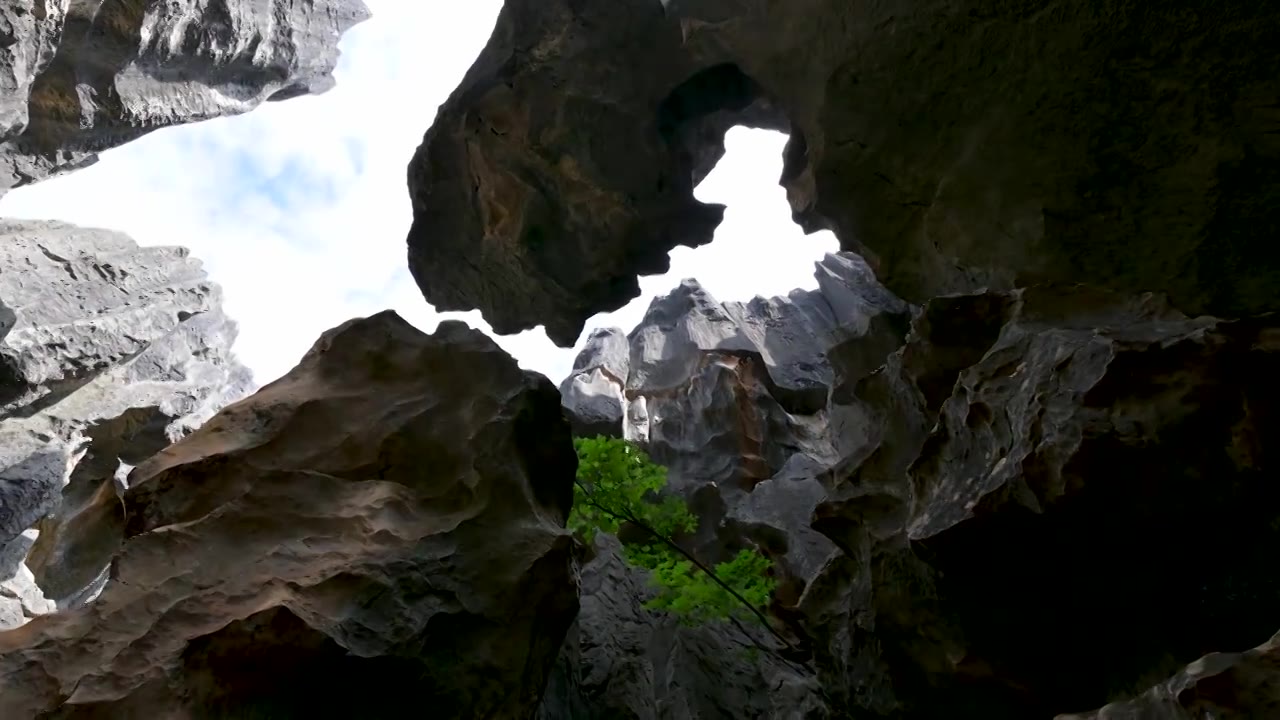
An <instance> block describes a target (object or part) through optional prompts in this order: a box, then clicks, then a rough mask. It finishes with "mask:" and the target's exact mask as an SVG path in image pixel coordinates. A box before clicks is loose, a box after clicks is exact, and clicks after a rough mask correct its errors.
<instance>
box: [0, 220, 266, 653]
mask: <svg viewBox="0 0 1280 720" xmlns="http://www.w3.org/2000/svg"><path fill="white" fill-rule="evenodd" d="M235 334H236V328H235V324H234V323H233V322H231V321H230V320H228V319H227V317H226V316H225V315H224V314H223V311H222V306H221V290H220V289H219V288H218V286H217V285H214V284H212V283H210V282H209V281H208V279H207V278H206V276H205V273H204V271H203V270H202V269H201V267H200V263H199V262H198V261H196V260H195V259H193V258H191V257H189V256H188V253H187V251H186V250H185V249H184V248H177V247H148V248H141V247H138V246H137V244H136V243H134V242H133V241H132V240H130V239H129V238H128V237H126V236H124V235H122V234H120V233H116V232H111V231H106V230H96V229H89V228H80V227H76V226H73V225H68V224H65V223H59V222H44V221H17V220H0V588H3V589H0V628H4V627H10V626H13V625H15V624H18V623H20V622H22V621H23V620H24V618H25V617H29V616H31V615H33V614H37V613H39V612H47V611H49V610H51V609H52V605H51V603H50V601H56V602H57V603H59V604H62V605H64V606H66V605H68V604H74V603H75V602H76V601H77V599H78V598H79V596H81V595H82V593H83V592H84V591H85V589H86V588H88V587H89V586H90V585H92V584H93V583H94V581H95V580H96V579H97V577H98V576H99V575H100V574H101V572H102V571H103V570H104V569H105V562H104V563H98V564H94V563H88V564H86V563H85V562H84V560H85V558H83V557H81V556H75V555H70V556H68V555H66V554H65V553H64V552H63V551H62V549H61V548H60V546H59V542H58V537H59V532H60V528H61V526H62V524H63V522H64V521H65V520H66V519H67V518H68V517H69V516H70V514H72V513H74V511H75V507H76V506H77V505H78V504H79V503H81V502H84V501H85V500H87V498H89V497H91V496H93V495H94V494H95V493H97V492H99V491H100V490H102V489H103V488H107V489H109V490H111V489H113V488H114V486H115V485H116V484H117V483H118V482H119V478H120V477H121V476H122V473H123V472H125V471H127V469H128V468H129V467H131V466H132V465H136V464H137V463H140V462H142V461H143V460H145V459H146V458H148V457H150V456H151V455H152V454H153V453H155V452H156V451H158V450H160V449H161V448H163V447H164V446H166V445H168V444H169V443H170V442H173V441H174V440H177V439H179V438H181V437H182V436H183V435H185V434H186V433H188V432H190V431H191V430H193V429H195V427H196V426H198V425H199V424H200V423H202V422H204V421H205V420H206V419H208V418H209V417H210V416H212V415H213V413H214V412H216V411H217V410H218V409H220V408H221V407H222V406H224V405H226V404H227V403H230V402H232V401H234V400H237V399H239V398H240V397H242V396H243V395H245V394H246V393H248V392H249V391H250V390H251V387H250V386H251V384H252V378H251V376H250V374H249V371H248V370H247V369H246V368H245V367H244V366H243V365H241V364H240V363H239V362H237V361H236V360H235V358H234V356H233V355H232V354H231V344H232V341H233V340H234V339H235ZM24 559H25V560H26V562H27V564H23V561H24ZM45 595H47V596H48V599H47V600H46V599H45ZM6 606H7V609H5V608H6Z"/></svg>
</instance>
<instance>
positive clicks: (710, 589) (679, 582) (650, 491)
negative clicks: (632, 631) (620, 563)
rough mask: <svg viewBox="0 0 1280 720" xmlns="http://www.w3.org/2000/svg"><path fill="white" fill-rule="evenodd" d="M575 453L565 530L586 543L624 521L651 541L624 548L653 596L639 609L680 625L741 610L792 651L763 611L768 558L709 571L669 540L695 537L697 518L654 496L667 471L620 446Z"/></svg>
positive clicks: (770, 585)
mask: <svg viewBox="0 0 1280 720" xmlns="http://www.w3.org/2000/svg"><path fill="white" fill-rule="evenodd" d="M574 447H575V449H576V450H577V452H578V476H577V479H576V481H575V487H574V507H573V512H572V513H571V514H570V516H569V523H568V525H569V529H570V530H573V531H574V532H576V533H579V534H580V535H581V536H582V537H583V539H584V540H585V541H586V542H587V543H591V542H592V541H593V540H594V538H595V534H596V533H597V532H607V533H611V534H617V532H618V531H619V530H620V529H621V528H622V526H623V524H624V523H626V524H630V525H632V526H634V527H636V528H639V529H641V530H643V531H644V532H645V533H646V534H647V535H648V536H649V538H650V541H649V542H638V543H629V544H627V545H625V546H624V552H625V554H626V558H627V561H628V562H630V563H631V564H632V565H635V566H637V567H641V568H644V569H646V570H648V571H649V572H650V573H651V574H650V579H651V583H652V584H653V585H654V586H655V587H656V588H657V589H658V591H659V593H658V595H657V597H655V598H654V599H652V600H650V601H649V602H647V603H645V607H647V608H650V609H655V610H666V611H669V612H671V613H673V614H675V615H676V616H677V617H679V618H680V619H681V621H682V622H684V623H686V624H688V623H697V622H703V621H706V620H714V619H729V620H732V621H733V622H734V623H735V624H736V623H737V621H738V619H737V615H738V614H740V612H741V611H742V610H746V611H748V612H749V613H750V614H752V615H754V616H755V618H756V619H757V620H758V621H759V622H760V624H761V625H763V626H764V627H765V628H766V629H768V630H769V632H770V633H772V634H773V635H774V637H776V638H777V639H778V640H779V641H781V642H782V643H783V644H784V645H786V646H787V647H788V648H791V649H793V650H794V649H795V648H794V646H792V644H791V643H790V642H789V641H788V640H787V639H786V638H785V637H783V636H782V635H781V634H779V633H778V631H777V630H775V629H774V628H773V626H772V625H771V624H770V623H769V621H768V618H766V617H765V615H764V613H763V611H762V608H764V607H765V606H766V605H767V604H768V602H769V597H770V595H771V594H772V592H773V589H774V585H775V583H774V580H773V579H772V578H771V577H769V575H768V570H769V567H770V562H769V560H768V558H766V557H764V556H763V555H761V554H760V553H759V552H757V551H755V550H742V551H740V552H739V553H738V554H737V555H736V556H734V558H733V559H732V560H729V561H728V562H723V563H719V564H717V565H716V566H715V568H714V569H712V568H709V567H707V565H706V564H704V563H703V562H701V561H700V560H698V559H697V558H696V557H694V555H693V554H692V553H690V552H689V551H687V550H685V549H684V548H683V547H681V546H680V545H679V544H678V543H676V542H675V541H674V540H673V539H672V537H673V536H675V535H676V534H677V533H679V532H682V531H683V532H694V531H696V530H697V527H698V520H697V518H696V517H694V515H693V514H692V513H690V512H689V508H688V507H687V506H686V505H685V503H684V501H683V500H681V499H680V498H678V497H675V496H670V495H667V496H662V495H660V494H659V493H660V491H661V490H662V488H664V487H665V486H666V483H667V476H666V468H663V467H662V466H660V465H657V464H655V463H654V462H652V461H651V460H650V459H649V457H648V456H647V455H646V454H645V453H644V451H643V450H641V449H640V448H637V447H635V446H634V445H632V444H630V443H628V442H626V441H623V440H617V439H614V438H605V437H597V438H578V439H576V440H575V441H574ZM740 629H742V628H741V627H740ZM743 632H744V633H745V629H743ZM745 634H747V636H748V637H750V634H749V633H745Z"/></svg>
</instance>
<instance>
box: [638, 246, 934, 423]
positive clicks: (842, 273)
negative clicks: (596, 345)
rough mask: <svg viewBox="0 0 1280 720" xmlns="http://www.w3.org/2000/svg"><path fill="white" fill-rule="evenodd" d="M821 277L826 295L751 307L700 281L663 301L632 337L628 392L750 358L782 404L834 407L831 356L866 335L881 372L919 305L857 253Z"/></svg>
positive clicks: (661, 387) (794, 295)
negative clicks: (760, 365) (719, 359)
mask: <svg viewBox="0 0 1280 720" xmlns="http://www.w3.org/2000/svg"><path fill="white" fill-rule="evenodd" d="M815 277H816V278H817V280H818V289H817V290H816V291H813V290H794V291H792V292H791V293H790V294H789V295H785V296H780V297H773V298H768V299H766V298H761V297H757V298H755V299H753V300H751V301H749V302H746V303H741V302H726V303H720V302H718V301H716V299H715V298H713V297H711V295H710V293H708V292H707V291H706V290H705V289H703V288H702V286H701V285H699V284H698V282H697V281H696V280H692V279H690V280H684V281H683V282H681V283H680V285H679V287H677V288H676V289H675V290H673V291H672V292H671V293H670V294H668V295H667V296H666V297H663V298H658V299H655V300H654V302H653V303H651V304H650V305H649V309H648V310H647V311H646V313H645V316H644V319H642V320H641V321H640V324H639V325H638V326H636V328H635V329H634V330H632V331H631V334H630V335H629V336H628V337H629V339H630V341H631V363H630V364H631V374H630V376H629V377H628V380H627V390H628V394H629V395H639V394H643V395H649V396H655V395H660V394H662V393H663V392H665V391H668V390H671V389H673V388H676V387H679V386H681V385H683V384H684V383H686V382H687V381H688V379H689V377H690V376H691V375H692V374H693V373H695V372H696V371H697V368H698V366H699V364H700V363H701V362H702V361H703V358H704V357H705V356H706V355H707V354H708V353H711V352H713V351H714V352H720V353H724V354H730V355H731V354H735V353H743V352H746V353H755V354H758V355H759V356H760V357H761V359H762V360H763V361H764V364H765V366H766V367H767V369H768V372H767V374H768V380H769V382H770V383H771V384H772V385H773V386H774V387H773V392H774V394H775V395H777V397H778V400H779V401H780V402H782V403H783V404H785V405H787V406H789V407H793V408H795V409H796V411H797V412H802V413H805V412H809V413H811V412H816V411H818V410H820V409H821V408H823V407H825V405H826V395H827V391H828V390H829V389H830V386H831V382H832V372H831V368H830V366H829V364H828V363H827V362H826V359H825V355H826V352H827V351H828V350H829V349H830V348H832V347H834V346H836V345H838V344H839V343H841V342H843V341H846V340H850V339H857V341H858V344H859V347H861V348H864V349H865V352H866V354H867V356H868V358H869V360H868V364H869V365H870V368H874V367H876V366H877V365H879V364H880V362H881V361H882V360H883V358H884V356H885V355H887V354H888V353H890V352H892V351H893V350H895V349H896V348H897V347H898V345H899V344H900V343H901V339H902V333H903V332H904V331H905V317H906V316H907V315H908V313H909V307H908V305H907V304H906V303H904V302H903V301H902V300H899V299H898V298H897V297H895V296H894V295H893V294H892V293H890V292H888V291H887V290H885V288H884V286H882V285H881V284H880V283H879V282H878V281H877V280H876V278H875V275H874V274H873V273H872V272H871V268H869V267H868V266H867V264H866V262H865V261H863V259H862V258H860V257H858V256H857V255H853V254H851V253H838V254H828V255H826V256H825V257H824V258H823V259H822V260H821V261H819V262H818V263H816V272H815ZM870 368H869V369H870Z"/></svg>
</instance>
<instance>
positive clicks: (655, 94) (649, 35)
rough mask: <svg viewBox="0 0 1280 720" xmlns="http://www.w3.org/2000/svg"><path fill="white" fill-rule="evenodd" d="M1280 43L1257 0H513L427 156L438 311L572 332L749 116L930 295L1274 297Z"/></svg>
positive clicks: (654, 261) (428, 255) (430, 267)
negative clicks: (1075, 290) (1035, 292)
mask: <svg viewBox="0 0 1280 720" xmlns="http://www.w3.org/2000/svg"><path fill="white" fill-rule="evenodd" d="M1277 47H1280V6H1277V5H1275V4H1274V3H1263V2H1252V1H1249V0H1231V1H1229V2H1224V3H1211V4H1206V3H1203V2H1187V1H1178V2H1166V3H1130V2H1116V1H1114V0H1111V1H1107V0H1104V1H1103V2H1098V1H1097V0H1063V1H1061V2H1054V3H1050V4H1045V3H1036V2H1008V3H997V4H993V3H989V2H980V1H979V0H948V1H946V2H935V3H919V2H906V1H905V0H895V1H889V2H878V3H853V4H851V3H848V2H846V1H845V0H798V1H797V2H785V3H784V2H765V1H764V0H663V1H661V2H659V1H656V0H615V1H611V2H580V1H578V0H509V1H508V2H507V3H506V4H505V6H504V8H503V10H502V13H501V15H500V16H499V18H498V23H497V28H496V29H495V31H494V33H493V35H492V37H491V39H490V41H489V44H488V45H487V46H486V47H485V49H484V51H483V52H482V53H481V55H480V57H479V58H478V59H477V60H476V62H475V63H474V65H473V66H472V68H471V71H470V72H469V73H468V74H467V76H466V78H465V79H464V80H463V83H462V85H461V86H460V87H459V88H458V89H457V90H456V91H455V92H454V94H453V95H452V96H451V97H450V98H449V100H448V102H447V103H445V105H444V106H443V107H442V108H441V110H440V113H439V115H438V116H437V118H436V120H435V122H434V124H433V125H432V126H431V128H430V129H429V130H428V131H427V134H426V137H425V139H424V141H423V143H422V146H421V147H420V148H419V150H418V153H417V155H416V157H415V158H414V160H413V163H412V164H411V167H410V178H409V179H410V192H411V197H412V201H413V207H414V224H413V228H412V230H411V231H410V234H409V238H408V242H409V258H410V266H411V269H412V270H413V273H414V275H415V277H416V278H417V280H418V284H419V285H420V286H421V287H422V290H423V292H424V294H425V295H426V297H427V299H428V300H429V301H430V302H431V303H433V304H434V305H435V306H436V307H437V308H439V309H442V310H465V309H472V308H479V309H480V310H482V311H483V312H484V315H485V317H486V319H487V320H488V321H489V322H490V324H491V325H492V326H493V327H494V328H495V330H497V331H499V332H514V331H518V330H523V329H525V328H531V327H534V326H536V325H539V324H544V325H545V326H546V329H547V332H548V334H549V335H550V337H551V338H552V339H553V340H555V341H556V342H557V343H560V344H561V345H563V346H566V347H568V346H571V345H572V344H573V343H574V341H575V340H576V339H577V336H578V334H579V332H580V330H581V328H582V325H583V323H584V321H585V320H586V319H587V318H589V317H591V316H592V315H593V314H595V313H597V312H601V311H606V310H612V309H615V308H618V307H621V306H622V305H623V304H625V303H626V302H627V301H628V300H629V299H631V298H632V297H634V296H636V295H637V294H638V292H639V288H638V284H637V283H636V281H635V276H636V275H638V274H653V273H658V272H662V271H665V270H666V268H667V253H668V251H669V250H671V249H672V248H673V247H675V246H677V245H687V246H696V245H699V244H702V243H705V242H708V241H710V239H711V234H712V231H713V230H714V228H715V226H716V225H717V223H718V222H719V220H720V217H721V212H722V208H720V207H718V206H714V205H704V204H702V203H699V202H697V201H696V200H695V199H694V198H693V194H692V191H693V188H694V185H695V184H696V183H697V182H698V181H699V180H700V179H701V178H702V177H703V176H705V174H706V173H707V172H708V171H709V170H710V168H711V167H712V165H713V164H714V162H715V160H716V159H717V158H718V157H719V156H720V154H721V153H722V152H723V148H722V144H721V143H722V135H723V131H724V129H726V128H727V127H729V126H731V125H734V124H744V125H750V126H756V127H767V128H773V129H778V130H783V131H788V132H790V134H791V141H790V144H789V145H788V148H787V150H786V153H785V168H784V171H783V176H782V178H781V180H782V183H783V185H785V186H786V188H787V192H788V197H789V199H790V202H791V206H792V210H793V213H794V216H795V217H796V219H797V220H798V221H799V222H800V223H801V224H802V225H803V226H804V227H806V228H809V229H819V228H827V229H831V230H834V231H835V233H836V235H837V236H838V237H839V238H840V241H841V243H842V247H843V248H844V249H847V250H853V251H856V252H858V253H860V254H861V255H863V256H864V257H866V258H867V259H868V261H869V262H870V263H871V265H872V267H873V268H875V270H876V272H877V274H878V275H879V277H880V279H881V280H882V281H883V282H884V283H885V285H886V286H887V287H889V288H890V289H891V290H893V291H894V292H895V293H897V294H898V295H900V296H902V297H903V298H905V299H907V300H909V301H911V302H915V303H922V302H924V301H926V300H928V299H930V298H932V297H934V296H936V295H939V294H945V293H956V292H972V291H976V290H979V289H982V288H992V289H1009V288H1013V287H1021V286H1026V285H1030V284H1033V283H1037V282H1048V281H1056V282H1067V283H1073V282H1090V283H1093V284H1095V285H1099V286H1102V287H1108V288H1112V289H1116V290H1119V291H1123V292H1127V293H1140V292H1148V291H1157V292H1167V293H1168V294H1169V295H1170V297H1171V300H1172V302H1173V303H1174V305H1175V306H1176V307H1179V308H1181V309H1182V310H1183V311H1184V312H1188V313H1192V314H1196V313H1201V312H1208V313H1211V314H1214V315H1218V316H1223V317H1226V316H1240V315H1246V314H1251V313H1255V312H1261V311H1268V310H1275V309H1277V308H1278V307H1280V292H1278V291H1277V288H1280V254H1277V253H1274V252H1272V245H1273V244H1274V240H1275V237H1276V234H1277V228H1280V132H1277V129H1278V128H1280V114H1278V112H1277V110H1276V98H1277V97H1280V75H1277V73H1275V72H1273V71H1272V70H1271V68H1272V67H1273V66H1274V65H1275V61H1276V51H1275V48H1277ZM744 262H750V259H744Z"/></svg>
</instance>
